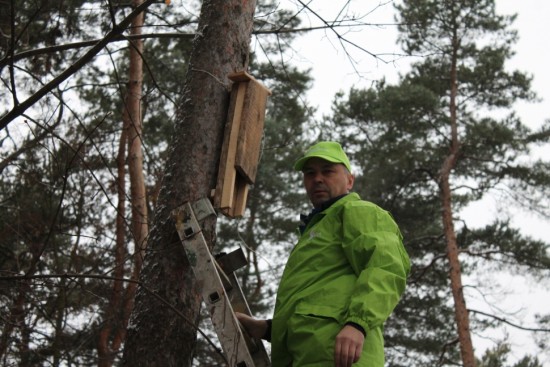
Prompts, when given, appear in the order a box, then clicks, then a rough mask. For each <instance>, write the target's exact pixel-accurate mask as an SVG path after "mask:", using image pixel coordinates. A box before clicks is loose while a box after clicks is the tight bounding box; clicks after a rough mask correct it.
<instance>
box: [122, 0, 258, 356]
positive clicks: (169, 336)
mask: <svg viewBox="0 0 550 367" xmlns="http://www.w3.org/2000/svg"><path fill="white" fill-rule="evenodd" d="M254 8H255V1H238V0H207V1H204V2H203V5H202V10H201V17H200V21H199V25H198V30H197V37H196V38H195V40H194V45H193V52H192V55H191V59H190V64H189V69H188V71H187V77H186V82H185V90H184V93H183V99H182V100H181V103H180V104H179V106H178V117H177V121H176V128H175V133H174V138H173V141H172V142H171V144H170V157H169V159H168V162H167V165H166V167H165V175H164V178H163V183H162V187H161V190H160V194H159V198H158V202H157V209H156V213H155V217H154V222H153V223H154V225H153V227H152V230H151V234H150V237H149V240H148V243H149V245H148V249H147V253H146V257H145V262H144V266H143V270H142V272H141V275H140V282H141V283H142V284H143V285H144V286H145V287H146V288H147V289H146V290H145V289H144V288H143V287H141V288H139V290H138V293H137V295H136V301H135V307H134V311H133V313H132V317H131V320H130V325H129V327H128V334H127V339H126V343H125V349H124V358H123V359H124V365H126V366H190V365H191V362H192V359H193V352H194V348H195V341H196V325H197V323H198V317H199V309H200V295H199V291H198V289H197V285H196V282H195V280H194V276H193V273H192V271H191V269H190V267H189V264H188V262H187V259H186V257H185V254H184V252H183V249H182V246H181V243H180V241H179V238H178V236H177V233H176V231H175V227H174V223H173V222H172V220H171V219H170V212H171V211H172V210H173V209H175V208H177V207H178V206H181V205H182V204H184V203H185V202H188V201H195V200H197V199H200V198H203V197H209V196H210V192H211V190H212V189H213V188H215V184H216V178H217V168H218V161H219V154H220V152H221V143H222V141H223V130H224V124H225V120H226V117H227V116H226V115H227V108H228V102H229V90H230V86H231V83H230V81H229V80H228V78H227V75H228V74H230V73H232V72H235V71H240V70H246V67H247V66H248V52H249V51H248V50H249V43H250V36H251V32H252V22H253V15H254ZM215 224H216V220H215V218H213V219H211V220H209V221H208V222H207V223H205V224H203V234H204V235H205V238H206V240H207V241H208V243H209V244H211V245H212V246H213V244H214V240H215ZM149 291H152V292H155V294H156V295H158V296H160V297H162V299H163V300H164V301H165V302H168V303H170V305H171V306H173V307H175V308H176V309H177V310H178V311H179V312H180V313H181V314H182V315H183V316H184V317H185V319H184V318H183V317H181V316H180V315H177V314H176V313H174V312H173V311H172V310H171V309H170V308H169V307H167V306H166V305H165V304H164V303H162V302H160V301H159V300H158V299H157V298H156V297H154V296H152V295H151V294H150V293H149Z"/></svg>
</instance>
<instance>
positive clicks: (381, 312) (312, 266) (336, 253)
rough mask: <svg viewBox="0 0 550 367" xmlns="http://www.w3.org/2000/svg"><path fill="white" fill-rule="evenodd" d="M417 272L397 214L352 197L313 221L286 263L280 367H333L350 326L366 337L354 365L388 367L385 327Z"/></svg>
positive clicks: (276, 320) (276, 326) (275, 346)
mask: <svg viewBox="0 0 550 367" xmlns="http://www.w3.org/2000/svg"><path fill="white" fill-rule="evenodd" d="M409 270H410V263H409V257H408V255H407V253H406V251H405V249H404V247H403V243H402V236H401V233H400V232H399V228H398V227H397V225H396V224H395V222H394V220H393V219H392V217H391V215H390V214H389V213H388V212H387V211H385V210H383V209H381V208H380V207H378V206H376V205H375V204H373V203H370V202H367V201H363V200H361V199H360V198H359V195H357V194H355V193H352V194H349V195H346V196H345V197H343V198H342V199H340V200H338V201H337V202H336V203H334V204H333V205H332V206H330V207H329V208H328V209H326V210H324V211H323V212H321V213H319V214H317V215H316V216H315V217H313V218H312V220H311V222H310V223H309V224H308V226H307V227H306V229H305V231H304V233H303V234H302V236H301V237H300V239H299V241H298V243H297V244H296V246H295V248H294V249H293V251H292V253H291V254H290V257H289V259H288V262H287V264H286V267H285V270H284V273H283V276H282V279H281V282H280V285H279V290H278V291H277V300H276V303H275V313H274V316H273V325H272V333H271V343H272V346H271V352H272V365H273V367H279V366H289V365H292V366H293V367H305V366H316V367H319V366H333V365H334V341H335V337H336V334H338V332H339V331H340V330H341V329H342V327H343V326H344V325H345V323H346V322H354V323H356V324H359V325H361V326H362V327H363V328H364V329H365V331H366V333H367V337H366V339H365V344H364V348H363V353H362V356H361V358H360V360H359V361H358V362H357V363H356V364H355V365H354V366H365V367H383V366H384V339H383V336H382V332H383V324H384V321H385V320H386V319H387V318H388V316H389V315H390V314H391V312H392V311H393V309H394V308H395V306H396V305H397V302H398V301H399V298H400V297H401V294H402V293H403V291H404V289H405V284H406V278H407V275H408V272H409Z"/></svg>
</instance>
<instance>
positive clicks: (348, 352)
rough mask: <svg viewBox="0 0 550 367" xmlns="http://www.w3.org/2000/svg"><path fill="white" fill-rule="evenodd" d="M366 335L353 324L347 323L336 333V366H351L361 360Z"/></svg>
mask: <svg viewBox="0 0 550 367" xmlns="http://www.w3.org/2000/svg"><path fill="white" fill-rule="evenodd" d="M364 342H365V336H364V335H363V333H362V332H360V331H359V330H357V329H356V328H354V327H353V326H351V325H346V326H344V328H343V329H342V330H340V332H339V333H338V335H336V345H335V347H334V365H335V366H336V367H351V365H352V364H354V363H355V362H357V361H358V360H359V357H361V352H362V351H363V343H364Z"/></svg>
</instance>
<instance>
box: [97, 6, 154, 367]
mask: <svg viewBox="0 0 550 367" xmlns="http://www.w3.org/2000/svg"><path fill="white" fill-rule="evenodd" d="M142 2H143V1H142V0H134V4H133V5H134V7H138V6H139V5H140V4H141V3H142ZM144 18H145V16H144V13H143V12H142V13H140V14H139V15H138V16H136V17H135V18H134V19H133V20H132V25H131V31H130V33H131V35H132V36H136V35H140V34H141V33H142V32H141V30H142V27H143V23H144ZM129 47H130V50H129V60H130V63H129V78H128V85H127V89H126V96H125V98H124V110H123V113H122V122H123V129H122V132H121V136H120V143H119V151H118V156H117V165H118V172H117V174H118V182H117V185H118V187H117V189H118V190H117V191H118V207H117V208H118V213H117V223H116V230H117V237H116V238H117V240H116V249H115V267H114V269H115V271H114V276H115V277H116V278H119V279H120V278H123V277H124V263H125V260H126V259H125V257H126V253H127V251H126V238H125V230H126V228H125V222H124V220H125V218H124V217H125V216H124V214H125V202H126V191H125V182H126V181H125V174H126V172H125V162H126V154H125V153H126V149H125V148H126V144H128V173H129V176H130V204H131V207H132V213H131V214H132V219H131V226H130V230H131V233H132V238H133V240H134V258H133V260H134V262H133V271H132V275H131V278H132V279H136V280H137V279H138V277H139V273H140V271H141V268H142V264H143V257H144V254H145V248H146V246H147V234H148V231H149V226H148V223H147V217H148V215H147V204H146V195H145V179H144V175H143V153H142V147H141V139H142V137H141V136H142V120H143V119H142V112H141V94H142V89H143V59H142V54H143V40H142V39H135V40H132V41H130V43H129ZM135 293H136V283H128V284H127V285H126V291H125V292H124V287H123V284H122V281H119V280H115V281H114V282H113V293H112V295H111V299H110V301H109V306H108V309H107V312H106V313H105V323H104V326H103V328H102V329H101V331H100V333H99V341H98V357H99V362H98V366H99V367H110V366H112V365H113V362H114V359H115V356H116V353H117V352H118V351H119V349H120V346H121V345H122V343H123V341H124V339H125V337H126V327H127V324H128V319H129V317H130V313H131V311H132V308H133V305H134V297H135Z"/></svg>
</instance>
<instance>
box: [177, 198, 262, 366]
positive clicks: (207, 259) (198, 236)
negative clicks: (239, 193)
mask: <svg viewBox="0 0 550 367" xmlns="http://www.w3.org/2000/svg"><path fill="white" fill-rule="evenodd" d="M211 215H214V216H215V215H216V212H215V210H214V208H213V207H212V204H211V203H210V200H208V199H206V198H203V199H199V200H197V201H195V202H193V203H186V204H184V205H182V206H180V207H179V208H177V209H175V210H174V211H172V217H173V218H174V220H175V225H176V230H177V232H178V235H179V238H180V240H181V243H182V245H183V248H184V249H185V253H186V255H187V258H188V259H189V263H190V264H191V267H192V269H193V272H194V274H195V277H196V278H197V280H198V283H199V286H200V287H201V295H202V299H203V302H204V303H205V305H206V307H207V308H208V310H209V312H210V318H211V320H212V324H213V326H214V329H215V331H216V334H217V335H218V338H219V341H220V344H221V345H222V349H223V351H224V354H225V357H226V359H227V361H228V363H229V366H230V367H233V366H236V367H269V366H271V362H270V361H269V357H268V355H267V352H266V350H265V348H264V345H263V343H262V341H261V340H259V339H254V338H252V337H250V336H249V335H248V334H247V333H246V332H245V331H244V330H243V329H241V326H240V323H239V321H238V320H237V318H236V316H235V313H234V312H235V311H238V312H241V313H245V314H248V315H251V312H250V308H249V307H248V303H247V302H246V298H245V297H244V295H243V292H242V289H241V287H240V285H239V283H238V281H237V277H236V276H235V274H234V271H235V270H237V269H239V268H241V267H242V266H244V265H246V264H247V261H246V258H245V256H244V254H243V252H242V250H241V249H238V250H236V251H233V252H231V253H229V254H224V255H222V256H219V257H216V258H214V256H212V254H211V253H210V250H209V248H208V244H207V243H206V240H205V238H204V235H203V234H202V231H201V227H200V224H199V222H202V221H203V220H204V219H206V218H208V217H209V216H211Z"/></svg>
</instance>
